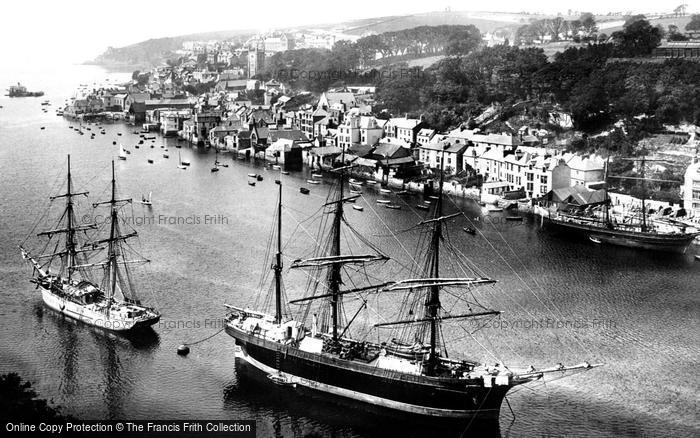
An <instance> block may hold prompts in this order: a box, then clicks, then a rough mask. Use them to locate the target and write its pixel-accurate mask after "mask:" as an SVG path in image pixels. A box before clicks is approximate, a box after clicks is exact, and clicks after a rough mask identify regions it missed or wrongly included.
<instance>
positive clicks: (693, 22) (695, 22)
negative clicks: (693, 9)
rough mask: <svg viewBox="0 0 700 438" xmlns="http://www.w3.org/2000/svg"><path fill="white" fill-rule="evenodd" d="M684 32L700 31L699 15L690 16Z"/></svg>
mask: <svg viewBox="0 0 700 438" xmlns="http://www.w3.org/2000/svg"><path fill="white" fill-rule="evenodd" d="M685 30H700V14H693V15H691V16H690V22H688V24H686V25H685Z"/></svg>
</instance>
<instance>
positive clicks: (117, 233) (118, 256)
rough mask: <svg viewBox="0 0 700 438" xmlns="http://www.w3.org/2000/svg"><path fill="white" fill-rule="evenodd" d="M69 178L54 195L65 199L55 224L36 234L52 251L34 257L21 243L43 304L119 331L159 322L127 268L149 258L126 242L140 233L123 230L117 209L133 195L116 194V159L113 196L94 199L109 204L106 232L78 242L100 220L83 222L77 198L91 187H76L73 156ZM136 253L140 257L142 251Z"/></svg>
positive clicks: (21, 249)
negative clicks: (97, 276)
mask: <svg viewBox="0 0 700 438" xmlns="http://www.w3.org/2000/svg"><path fill="white" fill-rule="evenodd" d="M67 181H68V182H67V190H66V192H65V193H63V194H60V195H57V196H52V197H51V200H52V201H54V200H56V199H61V198H65V200H66V205H65V209H64V210H63V214H62V215H61V216H60V219H59V222H58V224H57V226H56V227H55V228H52V229H50V230H47V231H43V232H40V233H39V234H38V236H40V237H47V238H48V242H47V243H46V245H45V248H44V251H46V249H49V250H51V251H53V252H49V253H46V254H43V253H40V254H41V255H37V256H35V255H32V254H30V252H29V251H28V250H26V249H25V248H24V247H23V246H22V245H20V252H21V254H22V257H23V258H24V259H25V260H27V261H28V262H29V263H30V265H31V266H32V268H33V278H32V280H31V281H32V282H33V283H35V284H36V285H37V288H38V289H41V295H42V298H43V300H44V303H45V304H46V305H47V306H48V307H50V308H51V309H53V310H55V311H57V312H59V313H61V314H63V315H66V316H68V317H70V318H73V319H76V320H78V321H81V322H84V323H85V324H88V325H93V326H97V327H101V328H104V329H107V330H112V331H117V332H127V331H135V330H138V329H142V328H147V327H150V326H152V325H153V324H155V323H157V322H158V321H159V320H160V313H158V311H157V310H155V309H154V308H152V307H147V306H144V305H142V304H141V301H140V300H139V298H138V297H137V295H136V291H135V289H134V282H133V278H132V273H131V270H130V269H129V268H128V267H129V266H130V265H133V264H143V263H147V262H148V260H146V259H143V258H137V259H129V258H128V257H130V255H131V254H132V253H134V254H136V253H135V252H134V251H133V250H132V249H131V246H130V245H128V244H127V243H126V242H127V240H128V239H131V238H133V237H136V231H131V232H128V233H125V234H122V233H121V230H120V224H122V223H123V219H124V218H120V216H119V210H120V209H121V207H122V206H124V205H126V204H129V203H131V199H118V198H117V193H116V181H115V177H114V161H112V183H111V186H112V191H111V192H112V196H111V199H110V200H108V201H105V202H99V203H96V204H93V207H94V208H96V207H97V206H99V205H108V206H109V209H110V213H109V222H108V223H105V224H104V227H108V228H109V232H108V236H106V237H102V238H99V237H98V238H97V239H96V240H92V241H84V242H80V241H79V238H80V237H81V236H82V235H86V234H87V232H88V231H89V230H97V232H98V233H99V232H100V231H101V230H100V229H99V228H98V226H97V225H96V224H84V225H80V224H79V222H78V219H77V218H78V215H77V214H76V211H75V200H74V198H76V197H79V196H87V194H88V192H75V191H73V183H72V176H71V168H70V155H69V156H68V179H67ZM104 227H103V228H104ZM95 237H97V236H95ZM61 246H62V248H61ZM42 252H43V251H42ZM101 255H104V257H100V256H101ZM136 256H137V257H140V256H139V255H138V254H136ZM92 257H100V259H99V260H97V261H91V260H94V259H93V258H92ZM95 270H99V271H101V272H102V274H103V276H102V280H101V282H97V281H95V280H94V278H95V275H94V272H93V271H95Z"/></svg>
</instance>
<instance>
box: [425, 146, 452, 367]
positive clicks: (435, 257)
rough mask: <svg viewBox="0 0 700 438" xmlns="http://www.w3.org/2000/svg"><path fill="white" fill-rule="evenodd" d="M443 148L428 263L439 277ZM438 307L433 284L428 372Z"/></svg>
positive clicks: (432, 363)
mask: <svg viewBox="0 0 700 438" xmlns="http://www.w3.org/2000/svg"><path fill="white" fill-rule="evenodd" d="M445 149H447V147H445V148H443V151H442V154H441V155H440V187H438V199H437V206H436V208H435V212H434V213H433V219H434V220H435V221H434V222H433V236H432V240H431V246H432V260H431V264H430V277H431V278H440V239H441V238H442V221H441V220H439V219H440V218H441V217H442V184H443V182H444V179H445V172H444V171H443V164H444V161H445ZM439 309H440V286H439V285H438V284H434V285H432V286H431V287H430V292H429V293H428V296H427V299H426V301H425V310H426V314H427V316H428V318H429V319H430V356H429V358H428V372H429V373H431V372H432V371H433V370H434V369H435V365H436V363H437V354H436V351H437V343H438V330H439V327H438V311H439Z"/></svg>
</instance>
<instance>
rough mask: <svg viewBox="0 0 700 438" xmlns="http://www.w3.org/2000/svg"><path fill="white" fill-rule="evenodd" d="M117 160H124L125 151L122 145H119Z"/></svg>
mask: <svg viewBox="0 0 700 438" xmlns="http://www.w3.org/2000/svg"><path fill="white" fill-rule="evenodd" d="M119 159H120V160H126V151H125V150H124V145H123V144H121V143H119Z"/></svg>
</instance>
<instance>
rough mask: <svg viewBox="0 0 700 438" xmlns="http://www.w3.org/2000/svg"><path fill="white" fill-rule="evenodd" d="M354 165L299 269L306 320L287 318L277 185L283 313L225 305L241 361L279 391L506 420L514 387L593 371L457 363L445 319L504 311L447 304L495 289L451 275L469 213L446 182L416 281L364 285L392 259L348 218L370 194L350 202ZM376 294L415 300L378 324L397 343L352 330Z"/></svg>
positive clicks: (277, 300) (277, 297)
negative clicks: (446, 267)
mask: <svg viewBox="0 0 700 438" xmlns="http://www.w3.org/2000/svg"><path fill="white" fill-rule="evenodd" d="M346 169H347V167H341V168H339V169H336V170H335V172H337V173H339V178H338V183H337V185H336V190H335V191H332V192H331V194H330V195H329V198H328V199H327V202H326V204H325V206H324V209H325V211H324V213H325V214H326V215H327V216H326V218H327V225H328V227H327V228H329V231H330V232H329V233H328V235H327V236H325V237H327V240H326V242H325V244H323V245H322V244H319V245H317V246H316V249H315V252H314V254H313V255H314V256H313V257H311V258H307V259H298V260H295V261H294V262H293V263H292V264H291V268H293V269H309V270H311V271H313V272H312V274H311V275H310V276H309V277H310V278H311V280H309V283H308V285H309V287H308V289H307V293H306V295H305V296H304V297H302V298H298V299H295V300H292V301H289V303H292V304H303V306H304V309H303V311H302V312H301V318H299V320H296V319H294V318H292V317H290V316H289V314H287V313H285V309H286V303H285V302H284V292H283V288H282V269H283V262H282V241H281V232H282V220H281V217H282V186H281V183H280V182H279V181H277V183H278V184H279V185H280V186H279V202H278V206H277V217H276V220H277V233H276V234H277V252H276V254H275V262H274V265H273V266H272V270H273V271H274V301H273V300H271V299H269V298H268V300H267V302H268V303H270V304H271V302H274V313H273V312H270V313H268V312H266V311H261V310H260V309H249V308H245V307H242V306H234V305H229V304H226V305H225V306H226V307H227V309H228V312H229V313H228V315H227V318H226V326H225V330H226V332H227V333H228V334H229V335H230V336H232V337H233V338H234V339H235V342H236V345H237V349H236V357H237V358H238V359H242V360H244V361H246V362H247V363H249V364H251V365H252V366H253V367H255V368H257V369H259V370H261V371H262V372H264V373H266V374H267V377H268V378H269V379H270V380H272V381H273V382H274V383H276V384H279V385H290V386H297V385H299V386H303V387H306V388H309V389H312V390H316V391H320V392H322V393H328V394H332V395H334V396H340V397H344V398H346V399H351V400H354V401H358V402H361V403H366V404H369V405H372V406H373V407H382V408H388V409H389V410H392V411H395V412H399V413H410V414H412V415H413V414H417V415H420V416H425V417H429V418H446V419H456V420H463V419H471V418H481V419H493V418H498V416H499V412H500V407H501V403H502V401H503V399H504V398H505V396H506V394H507V393H508V391H509V390H510V389H511V388H513V387H515V386H518V385H522V384H526V383H529V382H533V381H536V380H539V379H542V378H543V377H544V375H545V374H548V373H562V372H566V371H583V370H587V369H590V368H593V367H595V366H597V365H592V364H589V363H586V362H584V363H581V364H579V365H574V366H564V365H562V364H557V365H556V366H553V367H551V368H546V369H539V370H537V369H534V368H533V367H529V368H523V369H522V370H515V369H511V368H508V367H505V366H503V365H498V366H487V365H482V364H480V363H477V362H474V361H469V360H458V359H454V358H451V357H448V355H447V350H446V349H445V348H444V343H445V342H444V341H445V339H444V337H443V330H442V324H443V322H445V321H448V320H455V321H457V320H463V319H467V318H483V317H489V316H494V315H498V314H499V313H500V312H499V311H496V310H492V309H489V308H485V307H484V308H478V309H474V307H476V306H477V304H476V303H477V301H476V300H470V301H472V304H470V308H469V309H468V311H466V312H462V313H452V312H447V311H446V310H445V309H444V308H443V306H442V305H441V299H444V295H442V294H443V293H445V292H449V293H451V294H453V293H454V291H455V290H459V291H460V293H464V292H465V291H466V293H469V292H470V291H471V289H472V288H474V287H477V286H480V285H488V284H492V283H495V280H492V279H489V278H466V277H443V275H442V274H443V272H442V269H441V260H443V259H445V258H446V255H444V254H443V250H442V247H443V246H444V245H445V243H443V239H445V237H446V236H445V233H443V230H444V229H445V227H446V223H445V222H446V221H448V220H450V219H452V218H454V217H456V216H457V215H458V214H460V213H457V214H450V215H443V199H442V189H441V188H442V178H441V181H440V190H439V194H438V197H437V200H436V206H435V208H434V211H433V214H432V217H430V218H426V219H425V220H423V221H422V222H420V226H421V227H426V228H427V238H428V242H429V245H428V250H427V251H426V252H424V253H423V256H424V260H423V264H422V265H420V264H418V265H420V267H416V268H415V271H416V272H415V274H416V275H415V276H414V277H413V278H408V279H402V280H395V281H385V282H383V283H381V284H369V285H364V286H361V285H359V282H358V281H360V280H361V279H359V278H357V277H361V275H360V274H361V273H363V272H364V273H365V276H364V280H361V281H370V276H369V275H366V270H365V266H366V265H368V264H371V263H380V262H384V261H386V260H387V259H388V258H387V257H386V256H385V255H384V254H382V253H381V251H379V250H378V249H377V248H376V247H374V246H373V245H372V244H371V242H369V241H368V240H367V239H366V238H364V237H363V236H362V235H361V233H359V232H357V231H356V230H355V229H354V228H353V226H352V225H351V224H350V223H349V222H348V221H347V218H346V217H345V215H344V205H345V203H346V202H352V201H354V200H355V198H357V197H359V196H360V195H357V194H355V195H351V196H349V197H345V192H344V184H345V171H346ZM441 173H442V172H441ZM347 232H349V233H353V234H354V236H355V237H357V238H358V239H359V241H361V242H362V243H363V245H362V246H367V247H369V248H371V249H372V251H371V252H370V251H368V252H367V253H366V254H351V253H350V252H344V248H343V247H342V246H341V242H342V241H341V236H345V235H346V233H347ZM319 285H321V287H320V288H319V287H318V286H319ZM346 285H348V286H346ZM350 286H352V287H350ZM319 289H320V290H319ZM370 293H380V294H397V293H400V294H405V297H406V299H404V300H403V304H402V305H401V306H400V307H401V308H400V310H399V314H400V316H399V317H398V318H397V319H396V320H395V321H382V322H378V323H376V324H374V325H373V326H374V328H376V329H380V328H394V329H395V331H393V333H394V334H396V335H397V336H399V339H397V338H396V337H394V338H392V337H387V340H386V341H381V340H378V341H376V342H372V341H369V340H367V338H366V337H365V338H364V340H361V339H355V338H353V337H351V336H350V335H349V333H350V332H349V328H350V326H351V325H352V323H353V322H354V321H355V320H356V317H357V316H358V314H359V313H360V311H362V310H363V308H366V307H367V300H366V298H365V297H366V296H367V294H370ZM344 297H347V298H351V297H353V298H359V299H360V300H361V302H362V305H360V306H359V309H358V310H357V312H356V313H355V314H354V315H353V316H352V318H350V319H349V321H343V317H344V315H345V312H344V310H343V307H342V304H343V298H344ZM347 298H346V299H347ZM394 302H396V301H394ZM318 303H320V304H321V310H320V312H319V313H318V314H319V315H320V317H317V313H313V312H312V306H314V305H316V304H318ZM283 305H285V306H283ZM268 307H272V306H268ZM309 314H311V315H312V316H311V324H310V326H307V325H305V322H306V321H307V320H308V319H309ZM345 319H347V317H345Z"/></svg>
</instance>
